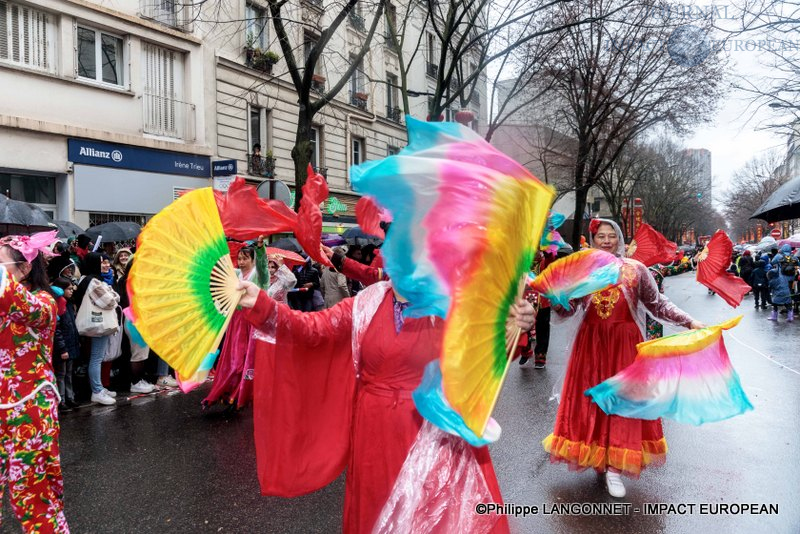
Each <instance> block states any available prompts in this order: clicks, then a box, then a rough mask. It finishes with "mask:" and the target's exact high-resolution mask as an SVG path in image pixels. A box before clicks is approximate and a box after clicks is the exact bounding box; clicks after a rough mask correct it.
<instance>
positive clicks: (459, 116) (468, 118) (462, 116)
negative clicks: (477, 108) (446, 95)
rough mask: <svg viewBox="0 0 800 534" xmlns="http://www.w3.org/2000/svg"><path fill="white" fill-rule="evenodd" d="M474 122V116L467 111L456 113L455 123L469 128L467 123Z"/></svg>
mask: <svg viewBox="0 0 800 534" xmlns="http://www.w3.org/2000/svg"><path fill="white" fill-rule="evenodd" d="M474 120H475V114H474V113H473V112H472V111H470V110H468V109H462V110H459V111H458V112H457V113H456V122H459V123H461V124H463V125H464V126H469V123H471V122H472V121H474Z"/></svg>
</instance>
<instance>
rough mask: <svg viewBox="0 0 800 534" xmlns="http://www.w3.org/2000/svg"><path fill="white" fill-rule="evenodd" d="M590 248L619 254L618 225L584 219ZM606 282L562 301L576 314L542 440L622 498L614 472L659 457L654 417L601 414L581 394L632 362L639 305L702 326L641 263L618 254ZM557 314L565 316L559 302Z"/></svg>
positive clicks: (631, 471)
mask: <svg viewBox="0 0 800 534" xmlns="http://www.w3.org/2000/svg"><path fill="white" fill-rule="evenodd" d="M590 235H591V242H592V247H594V248H598V249H600V250H605V251H606V252H609V253H612V254H615V255H616V256H618V257H623V256H624V250H625V247H624V242H623V240H622V239H621V236H622V233H621V232H620V229H619V226H617V224H616V223H615V222H613V221H609V220H606V219H594V220H593V221H592V224H591V225H590ZM623 261H624V263H623V266H622V270H621V275H620V281H619V284H617V285H616V286H614V287H611V288H609V289H606V290H604V291H599V292H597V293H594V294H592V295H588V296H587V297H584V298H583V299H580V300H576V301H574V302H573V303H571V304H570V308H571V310H572V313H575V314H583V317H582V319H581V324H580V328H579V329H578V334H577V336H576V338H575V343H574V346H573V349H572V354H571V356H570V360H569V364H568V366H567V373H566V376H565V379H564V386H563V389H562V392H561V403H560V404H559V407H558V415H557V416H556V424H555V429H554V430H553V433H552V434H550V435H549V436H547V438H545V439H544V441H542V444H543V445H544V449H545V450H546V451H547V452H548V453H550V460H551V461H552V462H563V463H566V464H568V465H569V467H570V468H571V469H574V470H578V471H582V470H584V469H587V468H593V469H595V470H596V471H597V472H598V473H599V474H602V473H605V481H606V487H607V489H608V492H609V494H610V495H611V496H612V497H624V496H625V486H624V484H623V483H622V479H621V477H620V474H624V475H626V476H629V477H632V478H638V477H639V474H640V473H641V471H642V469H644V468H646V467H648V466H650V465H654V464H660V463H663V462H664V461H665V458H666V453H667V442H666V440H665V439H664V432H663V430H662V428H661V420H656V421H646V420H642V419H630V418H626V417H619V416H616V415H610V416H609V415H606V414H605V412H603V411H602V410H601V409H600V408H599V407H598V406H597V405H596V404H594V403H593V402H592V401H591V399H590V398H589V397H587V396H586V395H584V392H585V391H586V390H587V389H589V388H591V387H593V386H596V385H597V384H599V383H600V382H602V381H604V380H606V379H607V378H610V377H611V376H613V375H615V374H617V373H618V372H619V371H621V370H623V369H624V368H626V367H627V366H628V365H630V364H631V363H633V361H634V359H635V358H636V344H637V343H640V342H642V341H643V340H644V336H643V330H644V317H645V310H647V311H648V312H649V313H650V314H652V315H653V316H654V317H656V318H657V319H660V320H662V321H666V322H669V323H672V324H676V325H681V326H684V327H687V328H702V327H703V325H702V324H701V323H699V322H697V321H695V320H694V319H692V317H690V316H689V315H688V314H686V313H685V312H683V311H682V310H680V309H679V308H678V307H677V306H675V305H674V304H672V303H671V302H670V301H669V300H668V299H667V298H666V297H665V296H664V295H662V294H661V293H660V292H659V290H658V287H657V286H656V283H655V281H654V280H653V278H652V276H651V275H650V273H649V272H648V270H647V268H646V267H645V266H644V265H643V264H642V263H640V262H638V261H635V260H631V259H628V258H624V260H623ZM553 309H554V310H555V311H556V313H558V314H559V315H562V316H564V315H568V313H567V312H565V310H564V309H563V308H561V307H554V308H553Z"/></svg>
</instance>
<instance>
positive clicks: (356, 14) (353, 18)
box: [348, 2, 367, 32]
mask: <svg viewBox="0 0 800 534" xmlns="http://www.w3.org/2000/svg"><path fill="white" fill-rule="evenodd" d="M348 20H349V22H350V27H352V28H353V29H355V30H358V31H360V32H363V31H366V30H367V25H366V23H365V22H364V12H363V11H362V10H361V2H356V3H355V4H354V5H353V7H352V8H351V9H350V13H349V15H348Z"/></svg>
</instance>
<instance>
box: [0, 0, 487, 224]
mask: <svg viewBox="0 0 800 534" xmlns="http://www.w3.org/2000/svg"><path fill="white" fill-rule="evenodd" d="M193 4H195V5H193ZM327 4H328V2H327V0H293V1H292V2H290V3H289V4H288V7H289V13H290V16H291V17H292V18H293V19H294V20H297V21H302V24H297V25H294V26H293V29H292V31H294V32H295V34H294V38H295V39H297V41H296V42H297V43H298V47H297V55H298V59H300V60H301V62H302V59H303V57H302V54H305V53H307V51H308V49H309V47H310V45H311V44H313V42H314V39H318V38H319V35H320V33H321V31H322V30H321V29H322V28H324V27H326V26H327V25H328V24H330V21H331V19H332V17H333V16H335V13H331V11H330V10H329V9H326V7H327ZM337 6H338V4H337ZM330 9H331V10H332V9H336V8H335V7H333V5H331V6H330ZM389 9H390V10H392V9H396V8H395V6H391V5H390V6H389ZM370 18H371V14H370V13H368V12H366V8H361V7H359V8H358V9H356V10H354V12H353V13H352V14H351V16H349V17H348V18H347V21H346V22H345V23H344V24H343V28H342V29H340V31H339V32H337V34H336V35H334V37H333V40H332V42H331V44H330V46H329V47H327V48H326V52H325V54H324V56H323V58H322V61H321V62H320V65H319V69H318V70H319V72H315V77H314V78H315V84H318V85H319V87H318V89H319V90H320V92H322V91H323V90H324V89H326V88H328V87H330V84H331V83H334V82H335V81H337V80H338V79H339V77H340V76H341V74H342V72H344V70H345V69H346V67H347V64H348V62H349V61H351V60H352V58H353V56H354V55H355V54H356V53H357V50H358V49H359V47H360V46H361V44H362V43H363V42H364V40H365V39H366V37H367V28H366V27H365V21H368V20H370ZM421 20H422V17H421V15H420V22H419V23H418V24H416V23H414V24H411V25H410V26H409V27H410V28H412V31H416V32H425V31H426V29H425V28H424V27H422V23H421ZM386 33H387V24H386V21H385V19H382V20H381V21H380V23H379V27H378V31H377V32H376V35H375V37H374V39H373V41H372V45H371V46H370V49H369V52H368V53H367V55H366V56H365V57H364V58H363V60H362V62H361V65H360V67H359V69H358V70H357V71H356V74H355V75H354V76H352V78H351V79H349V80H348V81H347V85H346V87H345V89H343V90H342V91H341V92H340V93H339V94H338V95H337V97H336V98H335V100H334V101H332V102H330V103H329V104H328V105H327V106H326V107H325V108H324V109H323V111H322V112H321V113H319V114H318V115H317V116H316V117H315V124H314V130H313V132H312V139H311V142H312V146H313V155H312V163H313V165H314V166H315V167H316V168H317V170H318V171H320V172H322V173H323V174H325V175H326V177H327V179H328V183H329V187H330V189H331V193H332V197H333V198H331V199H330V201H329V202H328V203H326V205H325V206H324V208H325V209H326V212H327V217H326V218H328V219H330V221H332V222H333V223H335V222H336V221H337V220H341V221H346V222H347V223H351V222H352V220H353V219H352V216H353V215H354V213H353V206H354V204H355V202H356V200H357V198H358V196H357V195H356V194H354V193H353V191H352V190H351V188H350V182H349V171H348V169H349V167H350V166H351V165H353V164H358V163H361V162H363V161H366V160H372V159H379V158H382V157H385V156H386V155H387V154H392V153H395V152H397V151H399V150H400V149H401V148H402V147H403V146H405V144H406V134H405V125H404V117H403V113H402V111H401V109H402V104H401V98H400V93H399V87H398V86H399V85H400V84H399V79H400V58H399V56H398V53H397V52H396V51H395V50H393V48H392V47H391V46H390V44H389V41H388V40H387V38H386ZM417 35H418V36H419V38H415V37H413V36H412V37H409V38H407V39H406V43H407V45H406V47H407V49H406V50H404V51H403V53H404V54H408V55H409V56H410V55H411V54H412V53H413V51H414V47H416V46H417V43H418V42H419V43H422V44H423V45H422V46H427V45H426V44H425V43H428V42H429V41H428V39H427V38H423V37H424V36H422V35H421V34H417ZM431 46H436V45H435V44H432V45H431ZM255 50H258V51H259V53H260V54H261V56H260V57H261V58H262V61H261V62H258V61H254V55H253V52H254V51H255ZM267 51H269V52H271V53H272V54H271V55H270V56H269V58H270V61H271V64H270V65H269V67H266V66H265V64H264V61H263V58H264V57H265V55H266V52H267ZM434 51H435V50H434V49H433V48H431V49H430V50H427V49H426V50H425V52H424V53H423V54H417V56H416V58H417V59H416V60H415V61H414V62H412V63H411V65H410V68H409V74H408V88H409V89H411V90H413V91H416V92H417V93H422V94H423V95H424V93H429V92H432V91H433V88H434V86H433V84H434V83H435V79H434V78H433V77H432V76H431V75H432V74H433V73H434V72H435V71H434V72H432V70H431V69H432V67H431V62H432V60H433V59H434V58H435V57H436V54H434ZM280 55H281V50H280V47H279V46H278V44H277V43H276V41H275V38H274V34H273V28H272V22H271V21H270V20H269V16H268V10H267V5H266V2H265V1H262V0H234V1H225V2H204V3H198V2H195V3H192V2H175V1H173V0H106V1H100V0H38V1H37V2H35V3H34V2H25V1H24V0H14V1H7V0H0V86H2V87H4V88H6V90H5V91H4V93H5V96H6V98H4V99H2V100H1V101H0V193H3V194H6V196H9V197H10V198H13V199H15V200H23V201H26V202H31V203H34V204H37V205H39V206H40V207H42V208H43V209H45V211H47V212H48V213H49V214H50V215H51V216H52V217H53V218H54V219H60V220H71V221H74V222H76V223H77V224H79V225H80V226H82V227H87V226H89V225H93V224H99V223H102V222H107V221H109V220H134V221H137V222H141V223H143V222H145V221H146V219H147V218H148V217H149V216H151V215H153V214H154V213H157V212H158V211H159V210H160V209H162V208H163V207H164V206H166V205H167V204H169V203H170V202H171V201H172V200H173V199H174V198H176V196H177V195H178V194H179V193H180V192H181V191H183V190H186V189H194V188H197V187H205V186H208V185H210V184H211V183H212V167H213V162H214V161H217V160H234V161H235V162H236V165H235V167H236V169H235V170H236V174H237V175H240V176H244V177H245V178H246V179H248V181H250V182H252V183H258V182H261V181H263V180H268V179H270V178H273V179H278V180H281V181H283V182H285V183H286V184H287V185H289V187H290V188H291V187H293V181H294V171H293V162H292V159H291V149H292V147H293V145H294V141H295V131H296V121H297V119H296V117H297V111H298V107H297V106H298V104H297V96H296V93H295V90H294V87H293V86H292V85H291V83H289V78H288V76H287V72H286V63H285V61H282V59H281V58H280ZM275 56H277V60H275V59H276V57H275ZM256 59H257V58H256ZM272 60H275V61H272ZM481 99H485V82H484V83H483V85H482V86H481V89H480V90H479V95H478V97H477V98H474V99H473V101H472V102H471V103H470V105H471V106H472V109H473V111H474V112H475V114H476V116H477V117H478V121H476V126H477V124H479V123H480V121H484V122H485V113H486V111H485V110H486V106H485V105H484V106H481V105H480V104H481ZM410 103H411V112H412V115H414V116H416V117H418V118H423V119H424V118H425V117H426V116H427V99H426V98H425V97H424V96H416V97H411V98H410ZM455 111H457V110H455V109H454V110H452V111H449V112H448V117H446V118H448V119H452V118H454V114H455ZM254 145H260V147H261V158H260V159H257V160H256V162H257V163H258V164H257V165H254V164H253V158H252V154H253V147H254Z"/></svg>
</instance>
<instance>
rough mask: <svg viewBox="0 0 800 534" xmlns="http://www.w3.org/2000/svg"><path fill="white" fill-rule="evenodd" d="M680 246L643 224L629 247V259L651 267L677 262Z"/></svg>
mask: <svg viewBox="0 0 800 534" xmlns="http://www.w3.org/2000/svg"><path fill="white" fill-rule="evenodd" d="M677 249H678V245H677V244H676V243H673V242H672V241H669V240H668V239H667V238H666V237H664V236H663V235H661V234H660V233H659V232H658V231H657V230H656V229H655V228H653V227H652V226H650V225H649V224H643V225H641V226H640V227H639V229H638V230H636V235H635V236H633V241H631V244H630V245H629V246H628V254H627V255H628V257H629V258H632V259H634V260H637V261H640V262H642V263H644V264H645V265H646V266H647V267H651V266H653V265H655V264H657V263H672V262H673V261H675V251H676V250H677Z"/></svg>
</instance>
